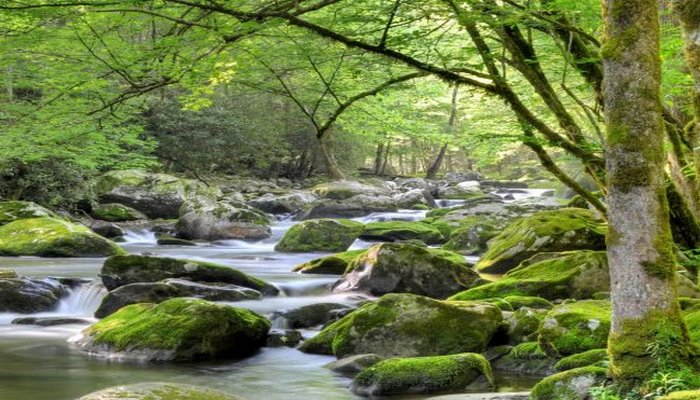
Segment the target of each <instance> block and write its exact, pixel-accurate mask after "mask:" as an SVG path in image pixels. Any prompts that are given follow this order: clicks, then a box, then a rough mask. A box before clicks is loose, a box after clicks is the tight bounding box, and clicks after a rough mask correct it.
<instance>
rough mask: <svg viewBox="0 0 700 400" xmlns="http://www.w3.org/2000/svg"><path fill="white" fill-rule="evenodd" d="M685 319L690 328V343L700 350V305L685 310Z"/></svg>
mask: <svg viewBox="0 0 700 400" xmlns="http://www.w3.org/2000/svg"><path fill="white" fill-rule="evenodd" d="M683 317H684V318H685V323H686V325H687V326H688V332H689V333H690V341H691V342H693V343H694V344H695V345H696V346H697V347H698V348H700V305H696V306H693V307H691V308H688V309H686V310H684V311H683Z"/></svg>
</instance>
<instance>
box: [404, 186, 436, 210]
mask: <svg viewBox="0 0 700 400" xmlns="http://www.w3.org/2000/svg"><path fill="white" fill-rule="evenodd" d="M394 201H395V202H396V205H397V206H398V207H399V208H403V209H418V208H435V207H437V203H435V199H434V198H433V195H432V194H431V193H430V192H429V191H428V190H426V189H413V190H409V191H408V192H405V193H399V194H397V195H394Z"/></svg>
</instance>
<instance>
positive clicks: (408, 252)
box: [333, 243, 479, 299]
mask: <svg viewBox="0 0 700 400" xmlns="http://www.w3.org/2000/svg"><path fill="white" fill-rule="evenodd" d="M477 279H479V275H478V274H477V273H476V272H474V271H473V270H472V269H471V267H470V266H469V264H467V262H466V261H464V257H462V256H460V255H459V254H456V253H451V252H448V251H445V250H432V249H428V248H424V247H419V246H413V245H410V244H403V243H380V244H376V245H374V246H372V247H370V248H369V249H368V250H367V251H366V252H365V253H364V254H362V255H360V256H359V257H357V258H355V259H354V260H353V261H352V262H350V264H349V265H348V268H347V271H346V272H345V275H343V277H342V278H341V280H340V281H338V282H337V283H336V284H335V286H334V287H333V290H334V291H335V292H347V291H361V292H366V293H369V294H372V295H374V296H381V295H383V294H387V293H415V294H419V295H423V296H428V297H434V298H441V299H444V298H446V297H448V296H450V295H452V294H454V293H457V292H459V291H461V290H464V289H465V288H468V287H470V286H471V285H472V284H473V283H474V282H475V281H476V280H477Z"/></svg>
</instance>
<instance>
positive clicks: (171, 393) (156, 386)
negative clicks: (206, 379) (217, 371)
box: [78, 382, 241, 400]
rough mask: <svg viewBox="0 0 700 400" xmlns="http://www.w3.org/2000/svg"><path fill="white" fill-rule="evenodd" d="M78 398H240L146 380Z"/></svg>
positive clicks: (90, 399)
mask: <svg viewBox="0 0 700 400" xmlns="http://www.w3.org/2000/svg"><path fill="white" fill-rule="evenodd" d="M78 400H241V399H240V398H239V397H236V396H233V395H231V394H228V393H225V392H221V391H218V390H213V389H209V388H205V387H199V386H191V385H183V384H181V383H165V382H148V383H138V384H135V385H128V386H115V387H111V388H107V389H104V390H100V391H98V392H94V393H90V394H87V395H85V396H83V397H81V398H79V399H78Z"/></svg>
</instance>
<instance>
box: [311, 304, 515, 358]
mask: <svg viewBox="0 0 700 400" xmlns="http://www.w3.org/2000/svg"><path fill="white" fill-rule="evenodd" d="M501 320H502V316H501V311H500V310H499V309H498V308H496V307H494V306H492V305H488V304H478V303H470V302H446V301H438V300H433V299H430V298H427V297H423V296H416V295H412V294H388V295H385V296H382V297H381V298H380V299H379V300H377V301H374V302H371V303H367V304H365V305H363V306H362V307H360V308H359V309H357V310H356V311H353V312H351V313H350V314H348V315H346V316H345V317H343V318H341V319H340V320H338V321H336V322H334V323H332V324H330V325H328V326H327V327H325V328H324V329H323V330H322V331H321V333H319V334H318V335H317V336H315V337H313V338H311V339H309V340H307V341H306V342H304V343H303V344H302V347H301V349H302V351H306V352H309V353H318V354H334V355H335V356H337V357H338V358H342V357H346V356H349V355H353V354H363V353H375V354H378V355H380V356H386V357H391V356H400V357H415V356H432V355H443V354H454V353H463V352H481V351H483V350H484V349H485V348H486V345H487V344H488V343H489V341H490V340H491V337H492V336H493V334H494V333H495V332H496V329H497V328H498V327H499V325H500V323H501Z"/></svg>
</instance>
